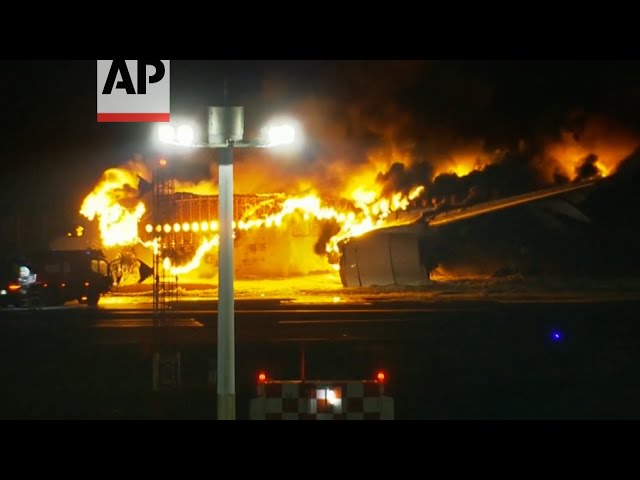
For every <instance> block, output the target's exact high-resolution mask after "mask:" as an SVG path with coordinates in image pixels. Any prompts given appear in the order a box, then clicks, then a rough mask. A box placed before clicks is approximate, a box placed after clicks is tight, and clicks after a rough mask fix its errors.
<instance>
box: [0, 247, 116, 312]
mask: <svg viewBox="0 0 640 480" xmlns="http://www.w3.org/2000/svg"><path fill="white" fill-rule="evenodd" d="M9 263H10V265H9V266H5V268H4V272H5V273H4V275H2V279H0V280H1V282H2V283H0V305H3V306H8V305H14V306H29V305H32V306H33V305H36V306H58V305H63V304H64V303H65V302H68V301H72V300H77V301H78V302H79V303H82V304H87V305H89V306H96V305H98V302H99V300H100V296H101V295H103V294H105V293H107V292H109V291H110V290H111V288H112V287H113V277H112V274H111V269H110V266H109V262H108V261H107V259H106V258H105V256H104V253H103V252H102V251H101V250H93V249H86V250H48V251H45V252H37V253H35V254H32V255H29V256H27V257H20V258H16V259H13V260H12V261H11V262H9Z"/></svg>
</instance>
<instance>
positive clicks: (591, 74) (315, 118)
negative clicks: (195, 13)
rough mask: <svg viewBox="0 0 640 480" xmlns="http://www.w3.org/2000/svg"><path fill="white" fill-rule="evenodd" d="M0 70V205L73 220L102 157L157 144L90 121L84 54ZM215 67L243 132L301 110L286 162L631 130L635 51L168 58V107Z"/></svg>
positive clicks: (108, 161)
mask: <svg viewBox="0 0 640 480" xmlns="http://www.w3.org/2000/svg"><path fill="white" fill-rule="evenodd" d="M0 69H1V72H0V73H1V75H0V96H1V97H0V101H1V104H2V108H3V114H2V115H1V116H0V122H1V123H2V131H3V132H4V135H3V139H4V141H3V142H2V144H1V146H0V157H1V158H2V162H1V165H0V192H1V193H0V195H1V197H0V199H1V200H2V202H3V205H6V206H7V208H5V209H4V213H3V214H4V215H5V216H6V215H19V216H22V217H23V218H29V217H31V216H33V215H38V214H41V213H42V212H43V211H46V212H47V215H48V216H50V217H55V218H58V219H59V220H60V223H61V224H63V223H68V222H72V221H73V220H74V218H75V216H76V214H77V211H78V209H79V205H80V203H81V201H82V199H83V198H84V196H85V195H86V194H87V193H89V192H90V191H91V189H92V187H93V186H94V185H95V183H96V181H97V180H98V179H99V178H100V176H101V174H102V172H103V171H104V170H105V169H106V168H109V167H115V166H119V165H121V164H123V163H124V162H125V161H127V160H129V159H131V158H132V157H133V156H134V155H142V156H143V157H152V156H154V155H159V151H158V149H157V147H156V146H155V145H154V144H153V142H152V141H151V138H152V135H151V132H152V130H151V128H152V127H151V125H150V124H133V123H124V124H99V123H97V122H96V62H95V61H5V62H2V64H0ZM225 79H226V83H227V86H228V101H229V103H230V104H240V105H244V106H245V132H246V133H247V135H251V134H252V132H255V131H256V129H257V127H258V126H259V125H260V124H261V123H262V122H263V121H264V120H265V119H266V118H268V116H269V114H272V113H279V112H281V113H289V112H293V113H298V114H301V117H302V118H300V120H301V121H302V122H303V124H305V123H308V125H309V131H308V132H307V135H308V136H309V137H310V141H309V142H308V148H307V150H306V151H305V152H304V153H303V154H301V159H302V160H301V162H299V163H298V164H297V165H296V166H295V167H292V168H293V169H294V170H295V169H298V170H299V171H309V170H310V169H320V168H321V167H322V165H323V162H325V159H326V158H329V157H336V155H338V154H339V155H338V156H340V157H343V158H344V159H345V160H343V161H344V162H355V163H357V162H358V161H360V160H359V159H361V158H362V157H363V156H366V152H367V151H369V150H370V149H372V148H375V147H376V146H379V145H383V144H384V143H385V142H388V141H389V138H390V137H392V139H393V141H394V142H397V143H399V144H411V145H412V147H411V148H412V152H413V155H414V157H415V160H416V161H418V162H419V161H421V160H425V161H427V162H428V161H429V159H430V158H431V157H434V156H437V155H438V154H440V153H442V152H446V151H447V150H449V149H455V147H456V146H457V145H463V144H467V143H469V142H472V141H474V140H476V139H481V140H482V142H483V145H484V147H483V148H485V149H486V150H487V151H494V150H496V149H502V150H504V151H516V150H518V148H519V145H523V144H526V145H528V146H529V151H532V152H535V151H536V149H537V148H538V147H537V146H540V148H542V145H544V144H546V143H548V142H550V141H553V140H554V139H558V138H560V136H561V134H562V132H567V131H569V132H573V133H574V135H576V138H579V136H580V134H581V131H582V129H584V128H585V125H586V124H587V123H588V122H589V119H592V118H599V119H601V120H602V121H604V122H605V123H606V124H607V125H610V126H611V128H613V129H622V130H624V132H625V135H626V136H627V137H632V138H640V136H638V137H636V135H638V134H639V133H640V87H638V85H640V62H626V61H615V62H587V61H544V62H540V61H372V60H367V61H291V60H289V61H245V60H243V61H178V60H172V62H171V113H172V115H174V116H177V115H188V116H197V115H202V114H203V113H204V112H205V109H206V106H208V105H216V104H221V103H222V101H223V85H224V82H225ZM310 105H311V107H310ZM247 135H246V136H247ZM337 139H339V142H337ZM338 143H339V144H340V146H339V148H338V147H336V145H337V144H338ZM196 163H197V162H196ZM190 168H191V170H190ZM202 168H203V167H202V165H200V166H199V167H198V166H197V165H195V166H194V165H192V166H191V167H188V168H185V174H186V175H189V174H192V175H193V176H194V177H202V176H203V175H205V174H206V172H207V171H208V170H207V168H205V170H204V171H205V174H203V170H202ZM238 168H240V166H239V167H238ZM198 169H200V170H198ZM412 174H413V173H412ZM416 174H417V175H419V174H420V173H416Z"/></svg>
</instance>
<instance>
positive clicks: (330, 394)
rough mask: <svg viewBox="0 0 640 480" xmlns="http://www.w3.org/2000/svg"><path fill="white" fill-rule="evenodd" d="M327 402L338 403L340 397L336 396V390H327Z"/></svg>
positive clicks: (334, 404) (330, 403)
mask: <svg viewBox="0 0 640 480" xmlns="http://www.w3.org/2000/svg"><path fill="white" fill-rule="evenodd" d="M327 402H328V403H329V405H333V406H336V405H338V404H339V403H340V399H339V398H338V397H336V392H334V391H333V390H327Z"/></svg>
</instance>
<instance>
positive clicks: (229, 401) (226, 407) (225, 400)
mask: <svg viewBox="0 0 640 480" xmlns="http://www.w3.org/2000/svg"><path fill="white" fill-rule="evenodd" d="M235 419H236V394H235V393H226V394H225V393H219V394H218V420H235Z"/></svg>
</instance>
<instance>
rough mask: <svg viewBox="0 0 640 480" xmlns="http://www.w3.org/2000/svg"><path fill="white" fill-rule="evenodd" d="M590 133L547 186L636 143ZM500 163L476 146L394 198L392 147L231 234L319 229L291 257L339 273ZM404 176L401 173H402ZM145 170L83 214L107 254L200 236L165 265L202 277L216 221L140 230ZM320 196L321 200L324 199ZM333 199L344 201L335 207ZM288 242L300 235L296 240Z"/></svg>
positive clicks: (101, 189) (125, 174) (107, 179)
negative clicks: (454, 183)
mask: <svg viewBox="0 0 640 480" xmlns="http://www.w3.org/2000/svg"><path fill="white" fill-rule="evenodd" d="M592 130H593V129H592ZM592 133H593V132H592V131H591V130H589V129H587V130H586V132H585V135H584V137H583V139H582V141H578V140H577V139H575V138H574V137H571V136H565V137H563V138H562V139H561V141H556V142H555V143H551V144H549V145H548V147H547V150H546V155H545V158H546V159H547V160H549V159H550V160H551V161H547V160H545V161H546V162H547V163H546V164H545V167H544V168H542V170H543V171H545V172H546V173H548V176H549V178H548V179H547V181H548V183H549V184H553V182H554V175H556V174H558V173H561V174H562V175H563V176H564V178H568V179H570V180H573V179H576V178H584V177H585V176H606V175H609V174H611V173H613V172H614V171H615V168H616V167H617V165H618V164H619V162H620V161H621V160H623V159H624V158H625V157H626V156H627V155H628V154H629V153H630V152H631V151H632V150H633V147H635V143H634V142H632V141H624V142H613V143H612V142H606V143H603V142H602V141H595V140H593V138H595V134H593V135H592ZM594 152H595V153H594ZM499 162H500V154H499V152H497V153H495V154H487V153H484V150H483V146H482V144H481V143H479V144H477V145H471V146H470V147H469V148H467V149H466V150H460V151H458V152H456V153H453V154H451V155H449V156H447V157H442V158H440V161H438V162H436V163H435V165H434V167H433V169H432V171H431V173H430V175H431V178H422V179H416V181H415V182H413V183H411V182H407V181H403V184H402V188H399V187H398V188H397V190H396V191H390V187H389V185H390V182H388V181H387V180H388V179H389V178H390V172H391V170H392V168H393V167H394V166H396V167H397V166H398V165H400V166H401V167H402V166H405V167H407V169H406V171H409V168H410V167H411V165H413V163H412V158H411V155H410V154H409V153H408V151H407V150H402V149H399V148H395V147H393V148H389V149H386V150H385V149H381V150H378V151H376V152H372V153H370V154H369V158H368V161H367V162H366V163H362V164H359V165H358V166H354V165H351V164H349V162H340V161H337V162H333V163H332V164H331V165H330V168H329V169H328V170H326V172H325V173H327V174H331V175H333V176H335V175H337V177H338V178H340V179H341V183H340V185H339V186H337V187H336V189H335V190H334V191H333V193H332V195H331V197H329V196H327V195H326V191H327V189H326V185H323V186H322V188H320V187H318V188H314V185H313V181H312V180H310V179H309V178H303V179H300V178H298V179H296V180H295V181H293V182H292V183H293V184H294V185H295V186H294V187H292V190H293V191H292V192H288V193H286V194H280V195H279V196H277V200H273V199H270V200H269V202H271V203H269V202H267V203H268V208H261V207H260V205H262V204H260V205H258V206H257V207H256V208H255V209H253V210H251V211H248V212H244V214H243V216H242V218H237V219H236V220H237V221H236V222H234V235H235V236H236V237H238V236H241V235H243V232H267V231H273V232H283V231H285V232H287V231H288V232H294V231H295V230H296V229H300V228H301V225H311V224H313V225H315V230H314V229H311V228H308V229H307V230H308V231H312V230H313V231H314V232H315V235H316V239H315V242H312V243H311V244H310V245H311V247H309V251H305V252H301V253H299V252H293V251H289V253H288V254H290V255H296V262H299V263H300V262H301V263H304V262H307V261H309V262H311V260H310V259H312V258H313V262H316V263H314V265H317V264H318V263H317V262H318V261H319V260H318V259H319V258H320V259H321V260H322V262H324V263H323V265H324V269H325V270H330V269H336V270H337V269H338V260H339V247H338V245H339V242H340V241H342V240H344V239H347V238H350V237H357V236H360V235H363V234H365V233H367V232H369V231H371V230H374V229H378V228H382V227H386V226H390V225H396V224H400V223H402V222H403V220H402V218H403V216H402V215H399V212H403V211H406V210H412V209H413V210H415V211H421V210H423V209H425V208H427V207H428V206H431V205H432V203H431V201H430V200H432V199H430V197H429V185H430V184H431V182H433V180H434V178H435V177H437V176H438V175H440V174H443V173H447V174H455V175H456V176H457V177H464V176H466V175H468V174H469V173H471V172H474V171H480V172H482V170H483V169H484V168H485V167H486V166H487V165H489V164H492V163H499ZM585 165H586V167H585ZM587 167H588V168H587ZM400 170H401V173H403V172H404V171H402V169H400ZM146 171H147V169H146V168H145V167H144V165H143V164H142V163H141V162H134V163H130V164H129V165H128V166H127V167H125V168H112V169H109V170H107V171H106V172H105V173H104V175H103V177H102V179H101V180H100V181H99V183H98V184H97V185H96V187H95V188H94V189H93V191H92V192H91V193H90V194H89V195H88V196H87V197H86V198H85V199H84V201H83V203H82V207H81V209H80V213H81V214H82V215H84V216H86V217H87V218H88V219H89V220H94V218H97V219H98V224H99V228H100V236H101V242H102V245H103V246H104V247H131V246H135V245H143V246H145V247H147V248H148V249H149V250H153V252H154V253H160V254H161V255H164V253H162V252H161V249H160V245H161V244H162V239H161V237H162V234H163V233H164V234H172V235H173V234H181V235H183V236H184V235H185V234H194V233H195V234H197V235H196V236H192V237H190V238H191V240H190V241H191V242H193V248H192V249H191V250H189V252H190V253H189V255H190V256H189V258H184V256H183V257H179V258H177V257H173V260H168V259H167V260H166V261H165V262H163V264H164V266H165V270H166V271H167V272H169V273H170V274H171V275H178V276H184V275H187V274H189V273H190V272H194V271H197V270H198V269H199V268H200V267H201V266H202V264H203V261H204V259H205V257H206V256H207V254H209V252H211V251H212V250H214V249H216V248H217V247H218V244H219V233H218V223H217V221H216V220H214V219H212V218H209V217H202V218H198V217H196V221H192V220H193V219H189V221H188V222H183V221H182V220H180V221H176V222H172V223H166V224H161V225H156V224H153V223H152V222H151V220H150V219H147V220H146V221H145V222H144V223H142V222H143V219H144V218H145V214H146V212H147V211H148V210H149V208H148V207H150V206H151V205H145V200H144V199H145V198H148V196H147V197H144V196H143V195H141V192H139V191H138V181H139V179H140V177H141V176H144V175H146ZM141 172H142V174H141ZM245 173H246V172H245ZM277 176H278V173H274V177H277ZM147 178H148V176H147ZM403 178H404V177H403ZM279 180H281V179H279ZM323 180H325V181H326V178H325V179H320V178H318V185H320V183H322V181H323ZM405 180H406V179H405ZM385 182H386V183H385ZM175 191H176V192H189V193H192V194H195V195H207V196H211V195H216V194H217V186H216V184H215V182H214V181H213V180H204V181H201V182H199V183H195V184H193V183H191V184H189V183H185V182H183V183H180V182H177V181H176V182H175ZM321 191H322V192H323V193H319V192H321ZM296 192H297V193H296ZM302 192H303V193H302ZM272 197H273V195H272ZM335 199H340V201H339V202H336V201H334V200H335ZM146 201H147V202H150V201H151V200H146ZM265 202H266V201H265ZM404 218H406V217H404ZM141 223H142V224H141ZM145 232H146V235H145ZM291 235H292V236H295V233H291ZM141 237H142V238H141ZM270 238H274V237H273V236H272V237H270ZM270 255H271V254H270V253H269V252H264V256H265V257H268V256H270ZM274 261H276V258H275V256H274ZM310 269H312V268H311V267H310Z"/></svg>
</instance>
